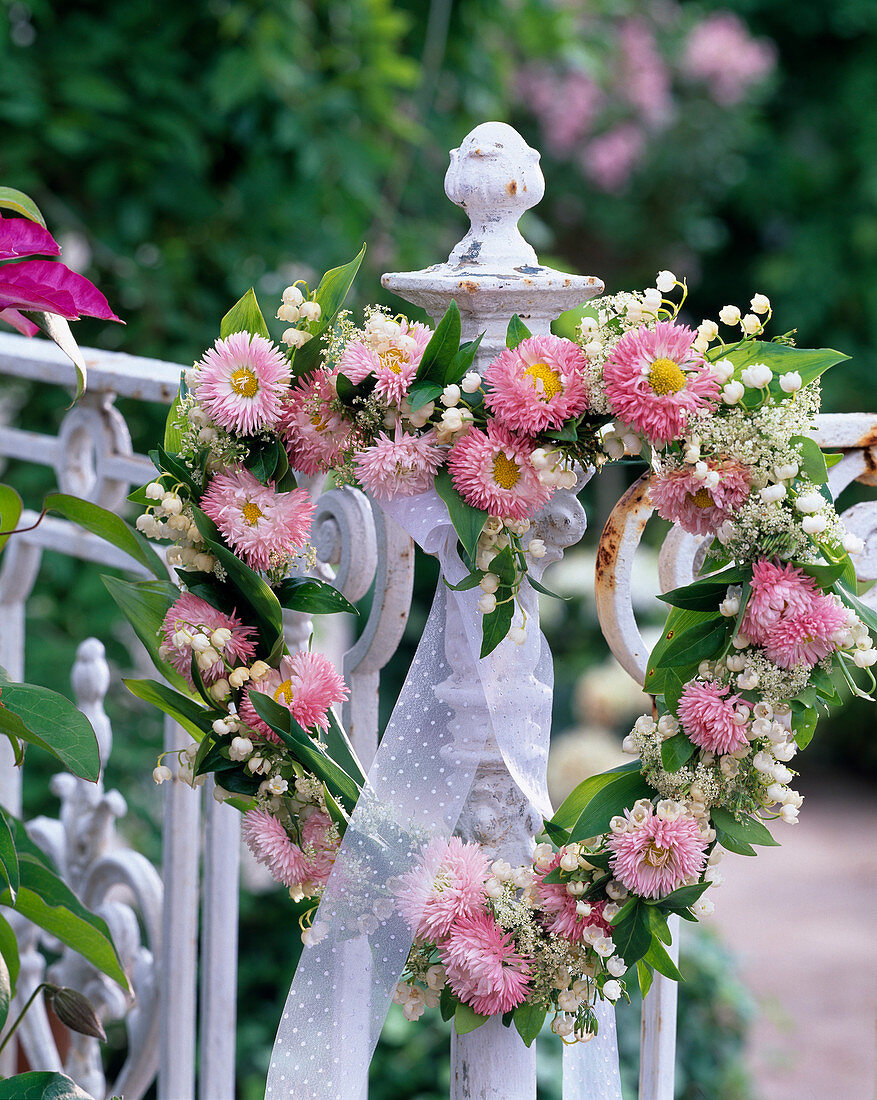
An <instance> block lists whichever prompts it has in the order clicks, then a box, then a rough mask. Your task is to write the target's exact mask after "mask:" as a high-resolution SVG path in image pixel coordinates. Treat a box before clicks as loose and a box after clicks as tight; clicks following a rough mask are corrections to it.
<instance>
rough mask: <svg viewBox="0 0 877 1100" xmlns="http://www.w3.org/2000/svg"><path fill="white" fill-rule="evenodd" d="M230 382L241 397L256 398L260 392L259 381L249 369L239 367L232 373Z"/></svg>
mask: <svg viewBox="0 0 877 1100" xmlns="http://www.w3.org/2000/svg"><path fill="white" fill-rule="evenodd" d="M228 381H229V384H230V385H231V388H232V389H233V390H234V392H235V393H239V394H240V395H241V397H255V396H256V394H257V393H258V392H259V379H258V378H257V377H256V376H255V374H253V372H252V371H251V370H250V368H249V367H238V369H237V370H236V371H232V374H231V377H230V378H229V380H228Z"/></svg>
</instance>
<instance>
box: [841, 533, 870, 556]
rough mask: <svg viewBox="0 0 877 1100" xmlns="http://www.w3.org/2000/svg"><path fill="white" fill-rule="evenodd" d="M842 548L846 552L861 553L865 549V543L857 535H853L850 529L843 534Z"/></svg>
mask: <svg viewBox="0 0 877 1100" xmlns="http://www.w3.org/2000/svg"><path fill="white" fill-rule="evenodd" d="M843 548H844V550H846V552H847V553H848V554H861V552H862V551H863V550H864V549H865V543H864V541H863V540H862V539H860V538H859V536H858V535H854V534H853V533H852V531H848V532H847V534H845V535H844V540H843Z"/></svg>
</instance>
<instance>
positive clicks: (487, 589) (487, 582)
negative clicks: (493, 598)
mask: <svg viewBox="0 0 877 1100" xmlns="http://www.w3.org/2000/svg"><path fill="white" fill-rule="evenodd" d="M478 587H479V588H480V589H481V591H482V592H484V593H485V594H487V595H492V594H493V593H494V592H495V591H496V590H497V588H499V577H498V576H497V575H496V573H485V574H484V576H483V577H482V578H481V580H480V581H479V582H478Z"/></svg>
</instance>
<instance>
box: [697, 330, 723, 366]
mask: <svg viewBox="0 0 877 1100" xmlns="http://www.w3.org/2000/svg"><path fill="white" fill-rule="evenodd" d="M697 334H698V336H701V337H703V339H704V340H706V341H707V343H711V342H712V341H713V340H715V338H716V337H717V336H718V335H719V326H718V325H717V324H716V322H715V321H707V320H703V321H701V322H700V324H699V325H698V326H697ZM720 362H727V360H720Z"/></svg>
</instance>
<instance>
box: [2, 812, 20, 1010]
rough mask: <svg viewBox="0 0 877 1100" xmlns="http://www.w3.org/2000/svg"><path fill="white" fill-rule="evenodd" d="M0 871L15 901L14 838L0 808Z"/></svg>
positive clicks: (15, 856)
mask: <svg viewBox="0 0 877 1100" xmlns="http://www.w3.org/2000/svg"><path fill="white" fill-rule="evenodd" d="M0 871H2V873H3V877H4V878H5V879H6V882H7V884H8V885H9V893H10V895H11V896H12V900H13V901H15V895H16V893H17V892H18V886H19V874H18V852H16V850H15V840H14V839H13V836H12V830H11V829H10V827H9V821H8V820H7V818H6V814H5V813H4V812H3V810H2V809H0ZM2 1027H3V1025H2V1023H0V1029H2Z"/></svg>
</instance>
